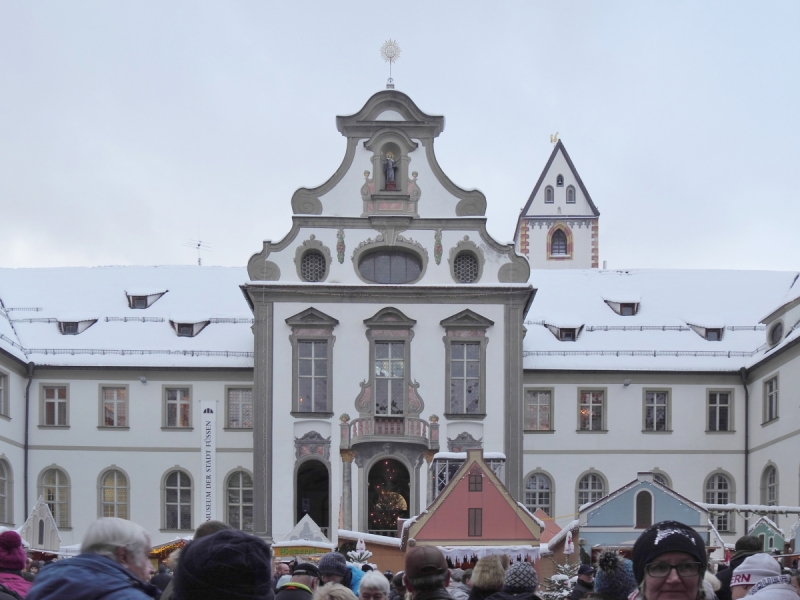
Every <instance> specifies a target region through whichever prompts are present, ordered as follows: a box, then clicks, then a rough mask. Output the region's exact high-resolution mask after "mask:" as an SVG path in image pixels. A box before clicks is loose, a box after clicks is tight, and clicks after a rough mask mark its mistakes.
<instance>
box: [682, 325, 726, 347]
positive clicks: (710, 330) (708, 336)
mask: <svg viewBox="0 0 800 600" xmlns="http://www.w3.org/2000/svg"><path fill="white" fill-rule="evenodd" d="M687 325H688V326H689V327H690V328H691V329H692V330H693V331H694V332H695V333H696V334H697V335H699V336H700V337H701V338H703V339H705V340H708V341H709V342H721V341H722V332H723V331H724V330H725V327H724V326H722V325H717V326H716V327H706V326H705V325H694V324H692V323H687Z"/></svg>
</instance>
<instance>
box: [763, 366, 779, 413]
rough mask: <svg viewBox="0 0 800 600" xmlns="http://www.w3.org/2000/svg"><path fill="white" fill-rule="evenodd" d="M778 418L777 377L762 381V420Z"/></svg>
mask: <svg viewBox="0 0 800 600" xmlns="http://www.w3.org/2000/svg"><path fill="white" fill-rule="evenodd" d="M777 418H778V378H777V376H776V377H773V378H772V379H770V380H768V381H765V382H764V422H765V423H769V422H770V421H772V420H774V419H777Z"/></svg>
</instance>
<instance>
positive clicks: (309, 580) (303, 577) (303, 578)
mask: <svg viewBox="0 0 800 600" xmlns="http://www.w3.org/2000/svg"><path fill="white" fill-rule="evenodd" d="M283 577H286V575H284V576H283ZM283 577H281V579H283ZM291 577H292V581H296V582H297V583H302V584H303V585H304V586H306V587H308V588H309V589H311V590H313V589H314V582H315V581H316V582H317V585H319V577H317V576H316V575H309V574H308V573H298V574H297V575H292V576H291Z"/></svg>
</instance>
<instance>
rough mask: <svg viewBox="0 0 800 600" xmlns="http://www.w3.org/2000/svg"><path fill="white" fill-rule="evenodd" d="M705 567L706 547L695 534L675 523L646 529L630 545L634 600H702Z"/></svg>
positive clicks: (670, 522)
mask: <svg viewBox="0 0 800 600" xmlns="http://www.w3.org/2000/svg"><path fill="white" fill-rule="evenodd" d="M707 567H708V555H707V553H706V544H705V542H704V541H703V538H702V537H701V536H700V534H699V533H697V531H695V530H694V529H693V528H692V527H689V526H688V525H684V524H683V523H679V522H678V521H661V522H660V523H656V524H655V525H651V526H650V527H648V528H647V529H645V530H644V531H643V532H642V534H641V535H640V536H639V539H638V540H636V543H635V544H634V545H633V574H634V575H635V576H636V582H637V584H638V586H639V591H638V594H637V596H636V598H637V600H701V599H702V598H704V593H703V591H702V590H703V588H702V585H701V582H702V581H703V575H704V574H705V572H706V568H707Z"/></svg>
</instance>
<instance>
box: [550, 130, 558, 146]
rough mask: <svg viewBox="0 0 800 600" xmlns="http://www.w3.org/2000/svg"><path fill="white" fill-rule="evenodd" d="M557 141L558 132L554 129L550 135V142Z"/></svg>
mask: <svg viewBox="0 0 800 600" xmlns="http://www.w3.org/2000/svg"><path fill="white" fill-rule="evenodd" d="M557 142H558V132H557V131H556V132H555V133H553V134H551V135H550V143H551V144H555V143H557Z"/></svg>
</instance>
